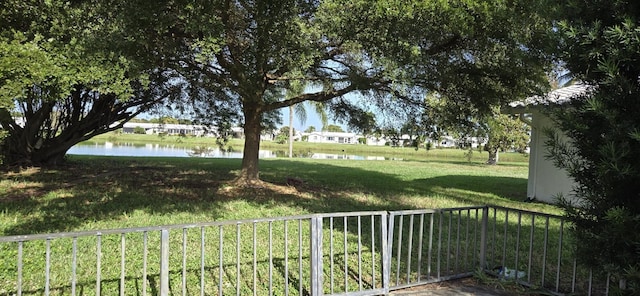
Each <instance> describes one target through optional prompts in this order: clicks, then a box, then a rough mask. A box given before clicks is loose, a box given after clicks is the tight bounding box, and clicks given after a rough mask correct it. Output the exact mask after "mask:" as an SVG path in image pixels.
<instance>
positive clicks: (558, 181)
mask: <svg viewBox="0 0 640 296" xmlns="http://www.w3.org/2000/svg"><path fill="white" fill-rule="evenodd" d="M532 121H533V122H532V126H531V147H532V149H531V154H530V155H529V182H528V185H527V196H528V197H529V198H532V197H533V198H535V199H536V200H539V201H544V202H548V203H555V201H556V200H555V197H556V196H557V195H558V194H559V193H561V194H562V195H563V196H564V197H570V196H572V195H573V193H572V188H573V186H574V184H575V183H574V181H573V179H572V178H570V177H569V176H568V175H567V172H566V171H565V170H564V169H559V168H557V167H555V166H554V165H553V162H552V161H551V160H548V159H547V158H546V155H547V149H546V147H545V142H546V141H547V139H548V137H547V136H546V135H545V134H544V132H543V130H544V129H545V128H547V127H552V126H553V122H552V120H551V119H550V118H549V117H547V116H545V115H544V114H541V113H539V112H535V113H533V120H532ZM560 138H561V139H562V140H567V139H568V138H566V136H564V135H561V136H560Z"/></svg>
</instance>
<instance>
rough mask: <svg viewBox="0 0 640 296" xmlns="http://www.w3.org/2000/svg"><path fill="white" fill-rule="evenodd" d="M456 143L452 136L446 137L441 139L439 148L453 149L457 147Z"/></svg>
mask: <svg viewBox="0 0 640 296" xmlns="http://www.w3.org/2000/svg"><path fill="white" fill-rule="evenodd" d="M456 143H457V141H456V139H454V138H453V137H452V136H444V137H442V138H441V139H440V141H439V142H438V145H437V146H438V147H442V148H452V147H456Z"/></svg>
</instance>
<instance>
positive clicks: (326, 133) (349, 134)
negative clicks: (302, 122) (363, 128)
mask: <svg viewBox="0 0 640 296" xmlns="http://www.w3.org/2000/svg"><path fill="white" fill-rule="evenodd" d="M309 135H316V136H324V137H355V136H356V134H354V133H342V132H312V133H309Z"/></svg>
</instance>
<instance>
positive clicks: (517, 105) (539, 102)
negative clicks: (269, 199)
mask: <svg viewBox="0 0 640 296" xmlns="http://www.w3.org/2000/svg"><path fill="white" fill-rule="evenodd" d="M592 89H593V87H592V86H590V85H586V84H582V83H577V84H572V85H569V86H566V87H562V88H558V89H556V90H553V91H551V92H549V93H547V94H546V95H542V96H539V95H536V96H531V97H528V98H526V99H524V100H522V101H516V102H511V103H509V105H508V106H507V109H511V110H512V111H520V110H523V109H527V108H531V107H536V106H549V105H562V104H565V103H567V102H570V101H571V100H572V99H573V98H576V97H578V96H581V95H584V94H586V93H588V92H590V91H592Z"/></svg>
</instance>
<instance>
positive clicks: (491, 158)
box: [487, 147, 498, 165]
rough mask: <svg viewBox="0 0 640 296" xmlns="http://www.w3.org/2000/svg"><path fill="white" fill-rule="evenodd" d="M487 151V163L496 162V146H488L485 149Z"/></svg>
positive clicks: (493, 163)
mask: <svg viewBox="0 0 640 296" xmlns="http://www.w3.org/2000/svg"><path fill="white" fill-rule="evenodd" d="M487 151H488V152H489V159H487V164H490V165H495V164H498V147H495V148H494V147H490V148H488V149H487Z"/></svg>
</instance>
